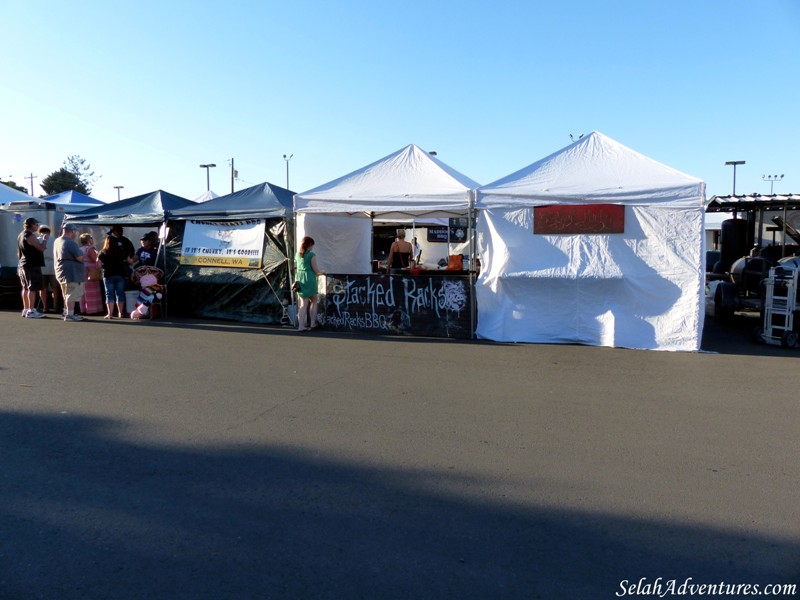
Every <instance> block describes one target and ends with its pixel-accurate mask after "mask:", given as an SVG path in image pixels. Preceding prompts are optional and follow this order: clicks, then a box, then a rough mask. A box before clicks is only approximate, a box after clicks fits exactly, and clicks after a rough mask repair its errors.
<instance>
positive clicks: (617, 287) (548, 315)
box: [476, 132, 705, 350]
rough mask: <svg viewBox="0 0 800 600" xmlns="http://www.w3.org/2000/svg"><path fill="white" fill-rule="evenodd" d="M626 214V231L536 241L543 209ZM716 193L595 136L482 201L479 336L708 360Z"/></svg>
mask: <svg viewBox="0 0 800 600" xmlns="http://www.w3.org/2000/svg"><path fill="white" fill-rule="evenodd" d="M559 204H563V205H568V204H572V205H576V204H578V205H581V204H583V205H586V204H616V205H622V206H624V233H612V234H558V235H555V234H534V229H533V226H534V223H533V221H534V207H536V206H547V205H559ZM704 204H705V184H704V183H703V182H702V181H701V180H699V179H696V178H693V177H689V176H687V175H684V174H682V173H680V172H678V171H676V170H674V169H671V168H669V167H666V166H664V165H662V164H660V163H657V162H655V161H653V160H651V159H649V158H647V157H645V156H642V155H641V154H638V153H636V152H634V151H632V150H630V149H628V148H626V147H625V146H622V145H621V144H619V143H617V142H615V141H613V140H611V139H609V138H607V137H605V136H603V135H602V134H600V133H597V132H594V133H592V134H590V135H588V136H586V137H585V138H583V139H581V140H579V141H577V142H575V143H574V144H571V145H570V146H567V147H566V148H564V149H562V150H560V151H559V152H556V153H555V154H553V155H551V156H548V157H546V158H544V159H542V160H541V161H539V162H536V163H534V164H532V165H530V166H529V167H526V168H525V169H522V170H520V171H518V172H516V173H514V174H512V175H509V176H508V177H505V178H503V179H501V180H499V181H497V182H495V183H492V184H489V185H487V186H484V187H482V188H479V189H478V190H477V192H476V208H477V209H479V211H480V216H479V218H478V226H477V227H478V247H479V253H480V260H481V264H482V271H481V274H480V277H479V279H478V282H477V286H476V297H477V304H478V327H477V334H478V336H479V337H482V338H486V339H491V340H496V341H510V342H540V343H553V342H557V343H583V344H590V345H601V346H621V347H628V348H647V349H658V350H698V349H699V348H700V340H701V332H702V326H703V314H704V311H703V306H702V298H703V292H704V289H703V288H704V249H703V224H704V208H705V207H704Z"/></svg>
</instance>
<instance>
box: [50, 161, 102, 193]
mask: <svg viewBox="0 0 800 600" xmlns="http://www.w3.org/2000/svg"><path fill="white" fill-rule="evenodd" d="M41 186H42V189H43V190H44V191H45V195H46V196H52V195H53V194H60V193H61V192H66V191H67V190H74V191H76V192H80V193H81V194H86V195H87V196H88V195H89V193H90V190H89V188H87V187H86V184H84V182H83V181H81V179H80V177H78V176H77V175H75V173H72V172H70V171H67V169H65V168H64V167H61V168H60V169H59V170H58V171H54V172H53V173H50V175H48V176H47V177H45V178H44V179H42V183H41Z"/></svg>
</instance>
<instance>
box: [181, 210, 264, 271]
mask: <svg viewBox="0 0 800 600" xmlns="http://www.w3.org/2000/svg"><path fill="white" fill-rule="evenodd" d="M264 228H265V222H264V220H263V219H248V220H243V221H187V222H186V229H185V230H184V232H183V246H182V247H181V264H182V265H198V266H203V267H234V268H240V269H259V268H261V257H262V250H263V248H264Z"/></svg>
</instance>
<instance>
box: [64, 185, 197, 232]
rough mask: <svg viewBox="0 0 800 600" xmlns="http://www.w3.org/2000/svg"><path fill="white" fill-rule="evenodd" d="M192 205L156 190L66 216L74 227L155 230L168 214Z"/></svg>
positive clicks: (189, 201) (183, 199) (182, 199)
mask: <svg viewBox="0 0 800 600" xmlns="http://www.w3.org/2000/svg"><path fill="white" fill-rule="evenodd" d="M193 204H194V202H192V201H191V200H187V199H186V198H181V197H180V196H176V195H175V194H170V193H169V192H165V191H162V190H156V191H155V192H150V193H149V194H142V195H141V196H134V197H133V198H127V199H125V200H119V201H117V202H111V203H109V204H103V205H102V206H97V207H92V208H88V209H86V210H83V211H80V212H75V213H72V214H70V215H68V216H67V218H66V221H68V222H70V223H75V224H76V225H101V226H104V227H107V226H111V225H122V226H123V227H126V226H127V227H157V226H159V225H161V224H162V223H165V222H166V221H167V218H168V216H169V214H170V212H171V211H173V210H177V209H179V208H184V207H186V206H191V205H193Z"/></svg>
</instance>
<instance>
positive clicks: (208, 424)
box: [0, 311, 800, 600]
mask: <svg viewBox="0 0 800 600" xmlns="http://www.w3.org/2000/svg"><path fill="white" fill-rule="evenodd" d="M750 325H751V324H750V323H748V322H747V321H741V322H737V323H735V324H734V325H733V326H730V327H721V326H719V325H717V324H716V323H713V322H708V323H707V324H706V331H705V335H704V343H703V347H704V350H705V351H704V352H700V353H668V352H653V351H636V350H625V349H610V348H597V347H585V346H571V345H525V344H518V345H515V344H494V343H487V342H469V341H447V340H437V339H420V338H382V337H366V336H352V335H342V334H335V333H331V332H325V331H321V332H314V333H296V332H294V331H293V330H290V329H284V328H280V327H267V326H259V325H248V324H242V323H229V322H212V321H199V320H186V319H180V320H178V319H175V320H173V319H162V320H155V321H152V322H132V321H112V322H107V321H103V320H102V319H100V318H90V319H89V320H88V321H86V322H83V323H65V322H63V321H60V320H58V319H56V318H53V317H50V318H47V319H41V320H33V319H21V318H20V316H19V313H17V312H12V311H6V312H0V331H2V333H1V334H0V336H1V337H0V598H2V599H3V600H10V599H13V600H23V599H24V600H29V599H39V598H45V599H68V600H71V599H77V598H91V599H96V598H108V599H129V598H130V599H144V598H147V599H151V600H152V599H160V598H165V599H167V598H168V599H170V600H175V599H184V598H185V599H205V598H208V599H215V600H219V599H226V598H231V599H239V598H253V599H256V598H258V599H262V598H264V599H266V598H298V599H306V598H320V599H332V598H370V599H371V598H376V599H387V598H437V599H440V598H457V599H462V598H481V599H486V598H491V599H495V598H614V597H623V596H624V595H628V596H630V594H629V593H628V592H626V591H625V590H626V589H628V588H626V587H625V582H628V584H629V585H630V584H637V583H638V582H640V581H641V580H642V578H645V584H646V583H648V582H653V583H655V582H656V581H657V578H659V577H660V578H662V583H661V585H662V586H665V585H667V583H668V582H669V581H670V580H674V581H675V582H676V585H680V584H682V583H684V582H685V581H686V580H687V579H688V578H691V581H690V583H691V584H703V583H707V584H719V583H720V582H721V581H724V582H726V583H732V584H751V585H752V584H757V585H760V586H762V589H763V586H764V585H766V584H772V583H790V584H791V583H794V584H800V492H798V489H799V486H798V483H800V460H798V459H799V458H800V441H798V428H797V424H798V423H800V397H799V394H798V390H800V369H798V365H799V364H800V363H798V358H800V351H798V350H786V349H783V348H780V347H775V346H765V345H756V344H753V343H752V342H751V341H750V336H749V329H750ZM640 589H643V588H641V586H640ZM666 597H670V596H666Z"/></svg>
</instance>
